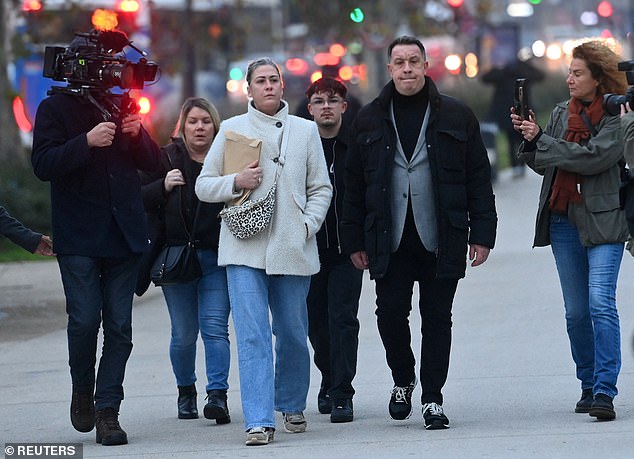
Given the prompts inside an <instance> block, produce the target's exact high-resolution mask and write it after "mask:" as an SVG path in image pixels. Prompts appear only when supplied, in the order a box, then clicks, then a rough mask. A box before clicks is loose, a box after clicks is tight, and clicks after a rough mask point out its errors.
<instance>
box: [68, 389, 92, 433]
mask: <svg viewBox="0 0 634 459" xmlns="http://www.w3.org/2000/svg"><path fill="white" fill-rule="evenodd" d="M70 422H71V423H72V424H73V427H74V428H75V430H78V431H79V432H90V431H91V430H92V429H93V428H94V427H95V403H94V401H93V395H92V391H90V392H81V391H79V390H77V389H75V388H74V387H73V396H72V399H71V402H70Z"/></svg>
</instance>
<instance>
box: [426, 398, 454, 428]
mask: <svg viewBox="0 0 634 459" xmlns="http://www.w3.org/2000/svg"><path fill="white" fill-rule="evenodd" d="M423 420H424V421H425V429H427V430H440V429H448V428H449V419H447V416H445V413H444V412H443V409H442V405H439V404H438V403H434V402H431V403H425V404H423Z"/></svg>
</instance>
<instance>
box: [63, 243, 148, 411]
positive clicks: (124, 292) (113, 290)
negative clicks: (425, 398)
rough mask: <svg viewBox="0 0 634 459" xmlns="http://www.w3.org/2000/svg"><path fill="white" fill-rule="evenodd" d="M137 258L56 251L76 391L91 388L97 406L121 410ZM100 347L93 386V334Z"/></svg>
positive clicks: (71, 372) (94, 353)
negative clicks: (100, 339)
mask: <svg viewBox="0 0 634 459" xmlns="http://www.w3.org/2000/svg"><path fill="white" fill-rule="evenodd" d="M139 261H140V257H138V256H133V257H130V258H94V257H85V256H78V255H58V256H57V263H58V264H59V270H60V273H61V277H62V283H63V284H64V294H65V295H66V313H67V314H68V327H67V334H68V357H69V358H68V363H69V365H70V375H71V380H72V383H73V387H75V388H76V389H77V390H78V391H80V392H91V393H92V391H93V388H94V390H95V409H97V410H102V409H104V408H114V409H115V410H117V411H119V406H120V405H121V400H123V378H124V375H125V366H126V363H127V361H128V358H129V357H130V353H131V352H132V298H133V295H134V288H135V286H136V278H137V272H138V264H139ZM102 324H103V347H102V350H101V358H100V360H99V369H98V371H97V379H96V385H95V364H96V358H97V357H96V355H97V336H98V334H99V328H100V327H101V326H102Z"/></svg>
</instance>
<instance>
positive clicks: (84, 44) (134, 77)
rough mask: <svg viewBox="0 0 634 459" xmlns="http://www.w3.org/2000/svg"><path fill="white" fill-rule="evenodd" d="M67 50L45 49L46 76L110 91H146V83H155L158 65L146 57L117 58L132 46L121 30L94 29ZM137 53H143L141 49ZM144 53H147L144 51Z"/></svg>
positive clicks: (77, 39)
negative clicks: (131, 60)
mask: <svg viewBox="0 0 634 459" xmlns="http://www.w3.org/2000/svg"><path fill="white" fill-rule="evenodd" d="M75 35H76V37H75V39H74V40H73V41H72V42H71V43H70V45H69V46H68V47H67V48H63V47H61V46H47V47H46V48H45V49H44V69H43V72H42V73H43V75H44V76H45V77H46V78H51V79H53V80H55V81H66V82H68V83H69V84H70V85H71V86H76V87H87V88H100V89H110V88H112V87H114V86H119V87H120V88H122V89H143V86H144V84H145V82H146V81H154V79H155V78H156V73H157V71H158V65H157V64H155V63H154V62H150V61H148V60H147V59H145V58H144V57H143V58H141V59H139V62H136V63H132V62H130V61H128V60H127V59H126V58H125V57H121V56H116V55H115V54H116V53H119V52H121V51H122V50H123V48H125V47H126V46H131V47H132V48H134V49H137V48H135V47H134V46H132V43H131V42H130V41H129V40H128V37H127V36H126V34H125V33H124V32H122V31H119V30H92V31H90V32H88V33H76V34H75ZM137 51H139V52H141V51H140V50H138V49H137ZM141 54H143V55H144V54H145V53H143V52H141Z"/></svg>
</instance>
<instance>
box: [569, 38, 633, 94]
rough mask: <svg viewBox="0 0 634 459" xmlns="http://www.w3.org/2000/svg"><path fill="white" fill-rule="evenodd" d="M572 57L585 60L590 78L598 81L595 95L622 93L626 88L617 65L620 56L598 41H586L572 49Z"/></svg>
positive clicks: (622, 75)
mask: <svg viewBox="0 0 634 459" xmlns="http://www.w3.org/2000/svg"><path fill="white" fill-rule="evenodd" d="M572 57H573V58H576V59H582V60H583V61H585V63H586V65H587V66H588V69H589V70H590V73H591V74H592V78H594V79H595V80H597V81H598V82H599V86H597V95H599V96H603V95H604V94H608V93H615V94H624V93H625V91H626V90H627V80H626V78H625V73H624V72H621V71H619V69H618V68H617V65H618V63H619V61H621V60H622V58H621V56H619V55H618V54H616V53H615V52H614V51H612V50H611V49H610V48H609V47H608V46H607V45H605V44H604V43H602V42H600V41H587V42H585V43H582V44H580V45H578V46H576V47H575V48H574V49H573V50H572Z"/></svg>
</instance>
